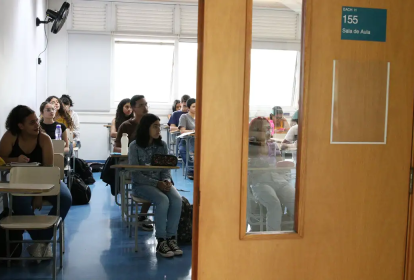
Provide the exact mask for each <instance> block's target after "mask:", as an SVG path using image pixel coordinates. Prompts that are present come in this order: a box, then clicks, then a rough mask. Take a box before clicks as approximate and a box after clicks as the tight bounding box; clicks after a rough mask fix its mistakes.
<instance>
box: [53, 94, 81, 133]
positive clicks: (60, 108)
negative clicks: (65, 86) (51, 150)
mask: <svg viewBox="0 0 414 280" xmlns="http://www.w3.org/2000/svg"><path fill="white" fill-rule="evenodd" d="M46 102H49V103H50V104H52V105H53V106H55V121H56V122H59V123H63V124H64V125H65V126H66V128H67V129H69V130H71V131H73V129H74V128H75V127H74V124H73V121H72V118H71V117H70V115H69V114H68V113H67V112H66V110H65V106H64V105H63V103H62V100H60V99H59V98H57V97H56V96H49V97H48V98H47V99H46Z"/></svg>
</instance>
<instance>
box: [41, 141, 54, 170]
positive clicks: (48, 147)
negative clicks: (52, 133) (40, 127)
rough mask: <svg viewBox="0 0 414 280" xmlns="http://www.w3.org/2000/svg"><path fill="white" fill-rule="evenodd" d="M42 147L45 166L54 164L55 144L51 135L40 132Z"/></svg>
mask: <svg viewBox="0 0 414 280" xmlns="http://www.w3.org/2000/svg"><path fill="white" fill-rule="evenodd" d="M39 143H40V147H42V155H43V162H42V164H43V166H53V144H52V140H51V139H50V137H49V135H46V134H44V133H40V137H39Z"/></svg>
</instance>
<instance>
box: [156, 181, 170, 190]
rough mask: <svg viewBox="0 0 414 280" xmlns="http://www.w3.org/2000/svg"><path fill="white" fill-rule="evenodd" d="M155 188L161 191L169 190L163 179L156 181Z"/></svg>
mask: <svg viewBox="0 0 414 280" xmlns="http://www.w3.org/2000/svg"><path fill="white" fill-rule="evenodd" d="M157 188H158V189H159V190H160V191H163V192H166V191H169V189H170V188H169V187H168V185H167V184H166V183H165V182H163V181H158V184H157Z"/></svg>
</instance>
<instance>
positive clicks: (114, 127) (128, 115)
mask: <svg viewBox="0 0 414 280" xmlns="http://www.w3.org/2000/svg"><path fill="white" fill-rule="evenodd" d="M132 118H134V113H133V112H132V108H131V99H129V98H125V99H122V100H121V102H119V104H118V107H117V109H116V115H115V118H114V119H113V120H112V124H111V137H112V138H116V136H117V134H118V129H119V127H120V126H121V124H122V123H123V122H125V121H127V120H130V119H132Z"/></svg>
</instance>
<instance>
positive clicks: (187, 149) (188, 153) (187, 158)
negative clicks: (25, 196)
mask: <svg viewBox="0 0 414 280" xmlns="http://www.w3.org/2000/svg"><path fill="white" fill-rule="evenodd" d="M185 152H186V155H185V158H186V162H185V176H184V178H185V179H187V174H188V166H189V164H188V163H189V160H190V139H188V140H186V141H185Z"/></svg>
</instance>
